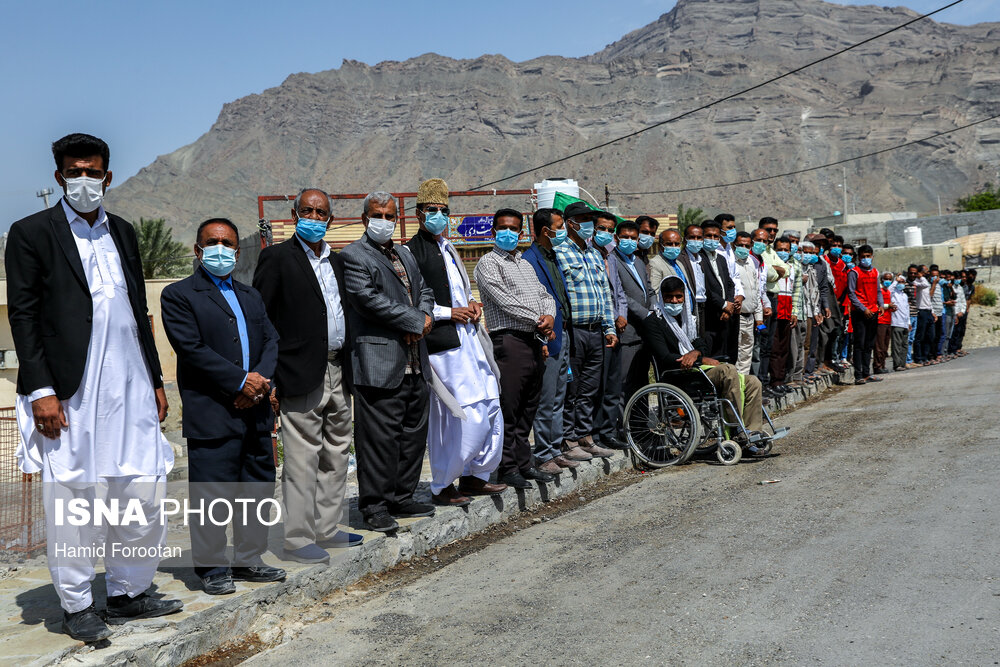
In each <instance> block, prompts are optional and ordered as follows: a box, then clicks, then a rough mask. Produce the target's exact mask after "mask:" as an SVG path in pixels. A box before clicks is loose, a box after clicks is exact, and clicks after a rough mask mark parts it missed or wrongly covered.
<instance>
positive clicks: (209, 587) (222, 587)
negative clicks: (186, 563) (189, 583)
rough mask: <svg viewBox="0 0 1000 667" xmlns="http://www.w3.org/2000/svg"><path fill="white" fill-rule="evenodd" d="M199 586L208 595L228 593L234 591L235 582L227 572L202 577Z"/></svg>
mask: <svg viewBox="0 0 1000 667" xmlns="http://www.w3.org/2000/svg"><path fill="white" fill-rule="evenodd" d="M201 587H202V588H204V589H205V592H206V593H208V594H209V595H229V594H230V593H235V592H236V584H234V583H233V576H232V575H231V574H229V573H228V572H222V573H220V574H210V575H208V576H207V577H202V578H201Z"/></svg>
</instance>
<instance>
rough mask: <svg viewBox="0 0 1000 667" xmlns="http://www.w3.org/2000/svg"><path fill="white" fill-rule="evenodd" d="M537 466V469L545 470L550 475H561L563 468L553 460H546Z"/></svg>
mask: <svg viewBox="0 0 1000 667" xmlns="http://www.w3.org/2000/svg"><path fill="white" fill-rule="evenodd" d="M537 468H538V470H541V471H542V472H547V473H548V474H550V475H561V474H562V472H563V469H562V468H560V467H559V464H558V463H555V462H554V461H546V462H545V463H543V464H541V465H540V466H537Z"/></svg>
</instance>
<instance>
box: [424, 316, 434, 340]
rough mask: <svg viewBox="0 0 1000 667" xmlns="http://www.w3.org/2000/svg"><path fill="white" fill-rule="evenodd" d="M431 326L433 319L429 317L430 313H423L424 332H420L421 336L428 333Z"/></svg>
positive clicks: (432, 325)
mask: <svg viewBox="0 0 1000 667" xmlns="http://www.w3.org/2000/svg"><path fill="white" fill-rule="evenodd" d="M433 327H434V320H433V318H431V316H430V315H424V333H423V334H421V337H423V336H426V335H427V334H429V333H430V332H431V329H432V328H433Z"/></svg>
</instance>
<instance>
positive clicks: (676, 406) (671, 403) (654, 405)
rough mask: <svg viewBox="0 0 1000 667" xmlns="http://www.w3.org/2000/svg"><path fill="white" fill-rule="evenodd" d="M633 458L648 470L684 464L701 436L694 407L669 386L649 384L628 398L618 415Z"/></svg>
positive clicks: (682, 393) (677, 390)
mask: <svg viewBox="0 0 1000 667" xmlns="http://www.w3.org/2000/svg"><path fill="white" fill-rule="evenodd" d="M622 417H623V421H624V424H625V437H626V439H627V441H628V444H629V446H630V447H631V449H632V453H633V455H634V456H635V457H636V458H637V459H639V461H641V462H642V463H644V464H646V465H648V466H649V467H651V468H663V467H665V466H669V465H677V464H680V463H684V462H685V461H687V460H688V459H689V458H690V457H691V454H692V453H693V452H694V448H695V446H696V445H697V444H698V442H699V439H700V437H701V420H700V418H699V417H698V408H697V406H696V405H695V404H694V401H692V400H691V397H690V396H688V395H687V394H685V393H684V392H683V391H681V390H680V389H678V388H677V387H674V386H673V385H669V384H661V383H656V384H651V385H649V386H647V387H643V388H642V389H640V390H639V391H637V392H636V393H635V394H634V395H633V396H632V398H630V399H629V401H628V404H627V405H626V406H625V413H624V415H623V416H622Z"/></svg>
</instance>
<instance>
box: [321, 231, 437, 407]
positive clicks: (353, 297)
mask: <svg viewBox="0 0 1000 667" xmlns="http://www.w3.org/2000/svg"><path fill="white" fill-rule="evenodd" d="M394 247H395V249H396V252H397V253H399V258H400V260H401V261H402V262H403V266H404V267H405V268H406V274H407V276H408V278H409V281H410V286H411V289H412V291H413V299H412V301H411V299H410V295H409V294H408V293H407V291H406V288H405V287H404V286H403V281H402V280H401V279H400V277H399V275H397V273H396V270H395V268H393V265H392V262H391V261H389V259H388V258H387V257H386V256H385V255H384V254H382V252H381V251H380V250H379V249H378V248H377V247H376V245H375V244H374V243H373V242H372V241H370V240H369V239H368V235H367V234H365V235H363V236H362V237H361V238H360V239H358V240H357V241H355V242H354V243H352V244H350V245H349V246H347V247H346V248H344V249H343V251H341V253H340V257H341V259H342V260H343V262H344V282H345V283H346V287H347V300H348V301H349V302H350V305H351V308H350V309H348V310H347V313H346V314H347V316H348V317H349V318H350V327H349V328H348V331H349V332H350V335H351V362H352V364H353V377H354V384H355V385H356V386H362V387H376V388H379V389H394V388H395V387H398V386H399V385H400V384H401V383H402V382H403V374H404V372H405V370H406V362H407V354H408V346H407V344H406V341H405V340H404V334H407V333H415V334H420V333H423V330H424V317H425V316H430V317H431V318H433V317H434V293H433V292H431V289H430V288H429V287H427V285H425V284H424V279H423V277H422V276H421V275H420V269H419V268H418V267H417V261H416V260H415V259H414V258H413V255H412V254H411V253H410V251H409V250H408V249H406V248H404V247H403V246H400V245H395V246H394ZM419 347H420V367H421V372H422V373H423V374H424V378H425V379H426V380H428V381H430V378H431V367H430V363H429V362H428V360H427V346H426V345H425V344H424V342H423V341H420V343H419Z"/></svg>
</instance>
